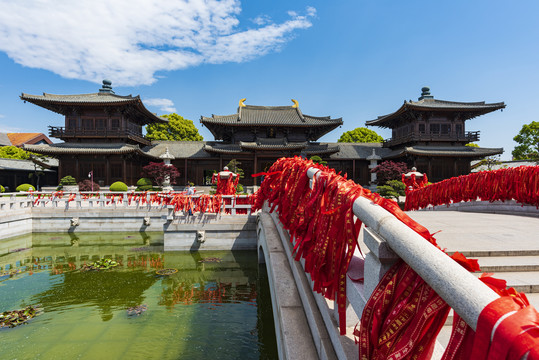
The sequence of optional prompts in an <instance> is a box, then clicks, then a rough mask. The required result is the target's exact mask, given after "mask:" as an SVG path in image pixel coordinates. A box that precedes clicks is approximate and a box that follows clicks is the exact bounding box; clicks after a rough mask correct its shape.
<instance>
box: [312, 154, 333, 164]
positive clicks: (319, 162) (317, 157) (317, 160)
mask: <svg viewBox="0 0 539 360" xmlns="http://www.w3.org/2000/svg"><path fill="white" fill-rule="evenodd" d="M309 160H312V162H314V163H316V164H320V165H327V164H328V162H327V161H324V160H322V158H321V157H320V156H318V155H314V156H311V157H310V158H309Z"/></svg>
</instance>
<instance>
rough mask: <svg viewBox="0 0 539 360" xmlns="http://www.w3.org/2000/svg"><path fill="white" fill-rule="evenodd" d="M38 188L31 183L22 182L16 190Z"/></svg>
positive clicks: (33, 189)
mask: <svg viewBox="0 0 539 360" xmlns="http://www.w3.org/2000/svg"><path fill="white" fill-rule="evenodd" d="M35 190H36V189H35V188H34V187H33V186H32V185H30V184H21V185H19V186H17V189H15V191H35Z"/></svg>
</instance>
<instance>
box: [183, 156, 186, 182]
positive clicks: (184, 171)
mask: <svg viewBox="0 0 539 360" xmlns="http://www.w3.org/2000/svg"><path fill="white" fill-rule="evenodd" d="M183 164H184V166H183V168H184V171H183V172H184V173H185V176H184V178H185V179H184V181H183V185H187V158H185V161H184V163H183Z"/></svg>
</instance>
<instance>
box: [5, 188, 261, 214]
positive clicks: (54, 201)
mask: <svg viewBox="0 0 539 360" xmlns="http://www.w3.org/2000/svg"><path fill="white" fill-rule="evenodd" d="M155 194H157V195H159V196H160V197H163V196H169V195H171V194H173V193H159V192H108V191H107V192H63V193H61V194H60V193H59V192H43V191H42V192H38V191H33V192H17V193H3V194H2V195H0V212H2V211H6V210H14V209H21V208H32V207H42V208H62V209H65V210H68V209H70V208H72V209H92V208H97V207H99V208H105V207H109V208H147V209H152V208H157V209H162V208H169V212H171V216H173V213H174V211H173V206H170V205H167V204H164V203H160V202H153V203H152V201H151V198H152V195H155ZM190 196H191V197H192V198H193V199H196V198H199V197H200V196H201V195H190ZM112 197H114V199H113V198H112ZM130 197H131V201H130V200H129V198H130ZM245 197H247V195H237V196H235V195H223V196H222V198H223V199H231V203H230V204H224V203H223V205H222V208H221V210H222V211H223V213H225V211H224V210H228V211H229V213H230V214H231V215H236V211H237V210H239V209H247V213H248V214H249V213H250V211H251V205H250V204H237V203H236V201H235V199H236V198H245Z"/></svg>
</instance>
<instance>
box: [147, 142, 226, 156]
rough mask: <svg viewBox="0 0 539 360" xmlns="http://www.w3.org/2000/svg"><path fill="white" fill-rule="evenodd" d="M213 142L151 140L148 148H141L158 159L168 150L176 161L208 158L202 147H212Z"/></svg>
mask: <svg viewBox="0 0 539 360" xmlns="http://www.w3.org/2000/svg"><path fill="white" fill-rule="evenodd" d="M214 143H215V142H208V141H166V140H152V144H151V145H150V146H146V147H144V148H142V151H144V152H145V153H146V154H147V155H148V156H151V157H154V158H157V159H158V158H159V156H160V155H162V154H164V153H165V151H166V149H167V148H168V152H169V153H170V154H171V155H172V156H174V157H175V158H176V159H185V158H189V159H194V158H208V157H209V154H208V153H207V152H206V151H204V145H206V144H210V145H213V144H214Z"/></svg>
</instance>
